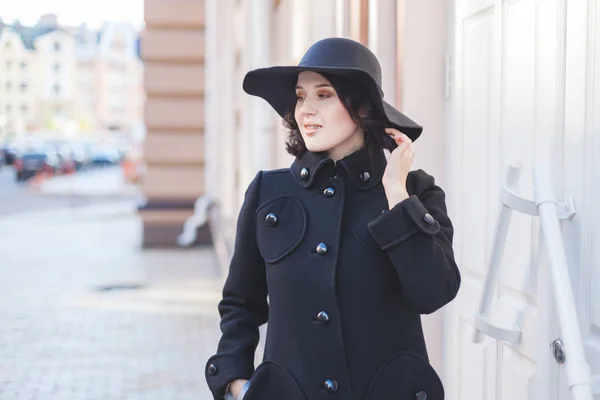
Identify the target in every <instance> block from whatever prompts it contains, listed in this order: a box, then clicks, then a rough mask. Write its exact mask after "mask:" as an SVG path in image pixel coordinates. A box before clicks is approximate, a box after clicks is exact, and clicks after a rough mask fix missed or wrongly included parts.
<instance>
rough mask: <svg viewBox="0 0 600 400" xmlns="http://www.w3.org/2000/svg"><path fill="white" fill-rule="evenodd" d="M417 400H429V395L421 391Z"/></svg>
mask: <svg viewBox="0 0 600 400" xmlns="http://www.w3.org/2000/svg"><path fill="white" fill-rule="evenodd" d="M415 400H427V393H425V392H424V391H422V390H421V391H420V392H418V393H417V394H415Z"/></svg>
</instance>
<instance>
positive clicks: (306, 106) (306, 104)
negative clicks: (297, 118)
mask: <svg viewBox="0 0 600 400" xmlns="http://www.w3.org/2000/svg"><path fill="white" fill-rule="evenodd" d="M300 111H302V113H303V114H306V115H314V114H316V112H317V110H316V108H315V107H314V106H313V105H312V103H311V102H310V101H308V99H306V100H304V101H303V102H302V105H301V106H300Z"/></svg>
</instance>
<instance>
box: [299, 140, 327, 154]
mask: <svg viewBox="0 0 600 400" xmlns="http://www.w3.org/2000/svg"><path fill="white" fill-rule="evenodd" d="M305 144H306V149H307V150H308V151H311V152H313V153H321V152H323V151H329V149H331V146H328V145H327V144H323V143H310V142H309V141H306V142H305Z"/></svg>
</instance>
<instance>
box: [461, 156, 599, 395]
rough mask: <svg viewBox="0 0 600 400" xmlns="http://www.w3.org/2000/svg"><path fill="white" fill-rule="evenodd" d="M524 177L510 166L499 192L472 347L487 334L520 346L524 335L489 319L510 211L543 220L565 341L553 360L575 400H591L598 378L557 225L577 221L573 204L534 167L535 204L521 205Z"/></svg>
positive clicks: (558, 342)
mask: <svg viewBox="0 0 600 400" xmlns="http://www.w3.org/2000/svg"><path fill="white" fill-rule="evenodd" d="M520 176H521V165H520V164H518V165H512V166H509V167H508V170H507V172H506V177H505V181H504V183H503V184H502V187H501V203H502V205H501V208H500V213H499V216H498V220H497V224H496V232H495V238H494V247H493V249H492V254H491V257H490V262H489V266H488V270H487V276H486V281H485V285H484V288H483V292H482V294H481V299H480V303H479V312H478V314H477V315H476V316H475V331H474V335H473V341H474V342H475V343H481V342H483V335H484V334H485V335H487V336H490V337H492V338H495V339H497V340H500V341H503V342H506V343H509V344H511V345H513V346H514V345H517V344H518V343H519V342H520V341H521V330H520V329H506V328H502V327H499V326H496V325H493V324H492V323H490V322H489V321H488V317H489V311H490V307H491V305H492V300H493V297H494V288H495V287H496V282H497V279H498V273H499V270H500V264H501V261H502V254H503V252H504V246H505V243H506V237H507V235H508V228H509V226H510V220H511V216H512V211H513V210H515V211H518V212H520V213H523V214H528V215H532V216H539V217H540V220H541V221H540V222H541V226H542V231H543V238H544V241H545V245H546V246H545V248H546V249H547V251H548V255H549V261H550V274H551V280H552V288H553V291H554V295H555V296H554V297H555V299H556V310H557V313H558V319H559V324H560V330H561V334H562V340H556V341H554V343H553V352H554V358H555V359H556V361H557V362H558V363H560V364H562V365H563V366H564V368H565V371H566V374H567V379H568V383H569V389H570V390H571V393H572V395H573V399H574V400H593V397H592V396H593V394H592V393H594V394H600V388H599V387H598V386H599V384H598V383H599V382H600V379H599V377H598V376H594V377H593V378H592V376H591V373H590V367H589V365H588V364H587V361H586V359H585V352H584V346H583V340H582V338H581V331H580V329H579V322H578V319H577V311H576V309H575V302H574V299H573V292H572V286H571V279H570V277H569V270H568V267H567V260H566V256H565V249H564V244H563V240H562V235H561V231H560V223H559V220H567V219H570V218H572V217H573V216H574V215H575V205H574V203H573V199H569V200H568V201H567V202H566V203H559V202H558V201H557V200H556V195H555V193H554V190H553V188H552V185H551V183H550V177H549V175H548V173H547V171H546V170H545V169H544V168H542V167H540V166H539V165H535V166H534V167H533V180H534V198H535V199H534V200H533V201H532V200H526V199H523V198H522V197H520V196H519V195H518V183H519V178H520ZM592 382H593V384H592Z"/></svg>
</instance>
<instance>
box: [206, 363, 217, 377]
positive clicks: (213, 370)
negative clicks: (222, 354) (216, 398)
mask: <svg viewBox="0 0 600 400" xmlns="http://www.w3.org/2000/svg"><path fill="white" fill-rule="evenodd" d="M208 374H209V375H212V376H215V375H216V374H217V366H216V365H215V364H210V365H209V366H208Z"/></svg>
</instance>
